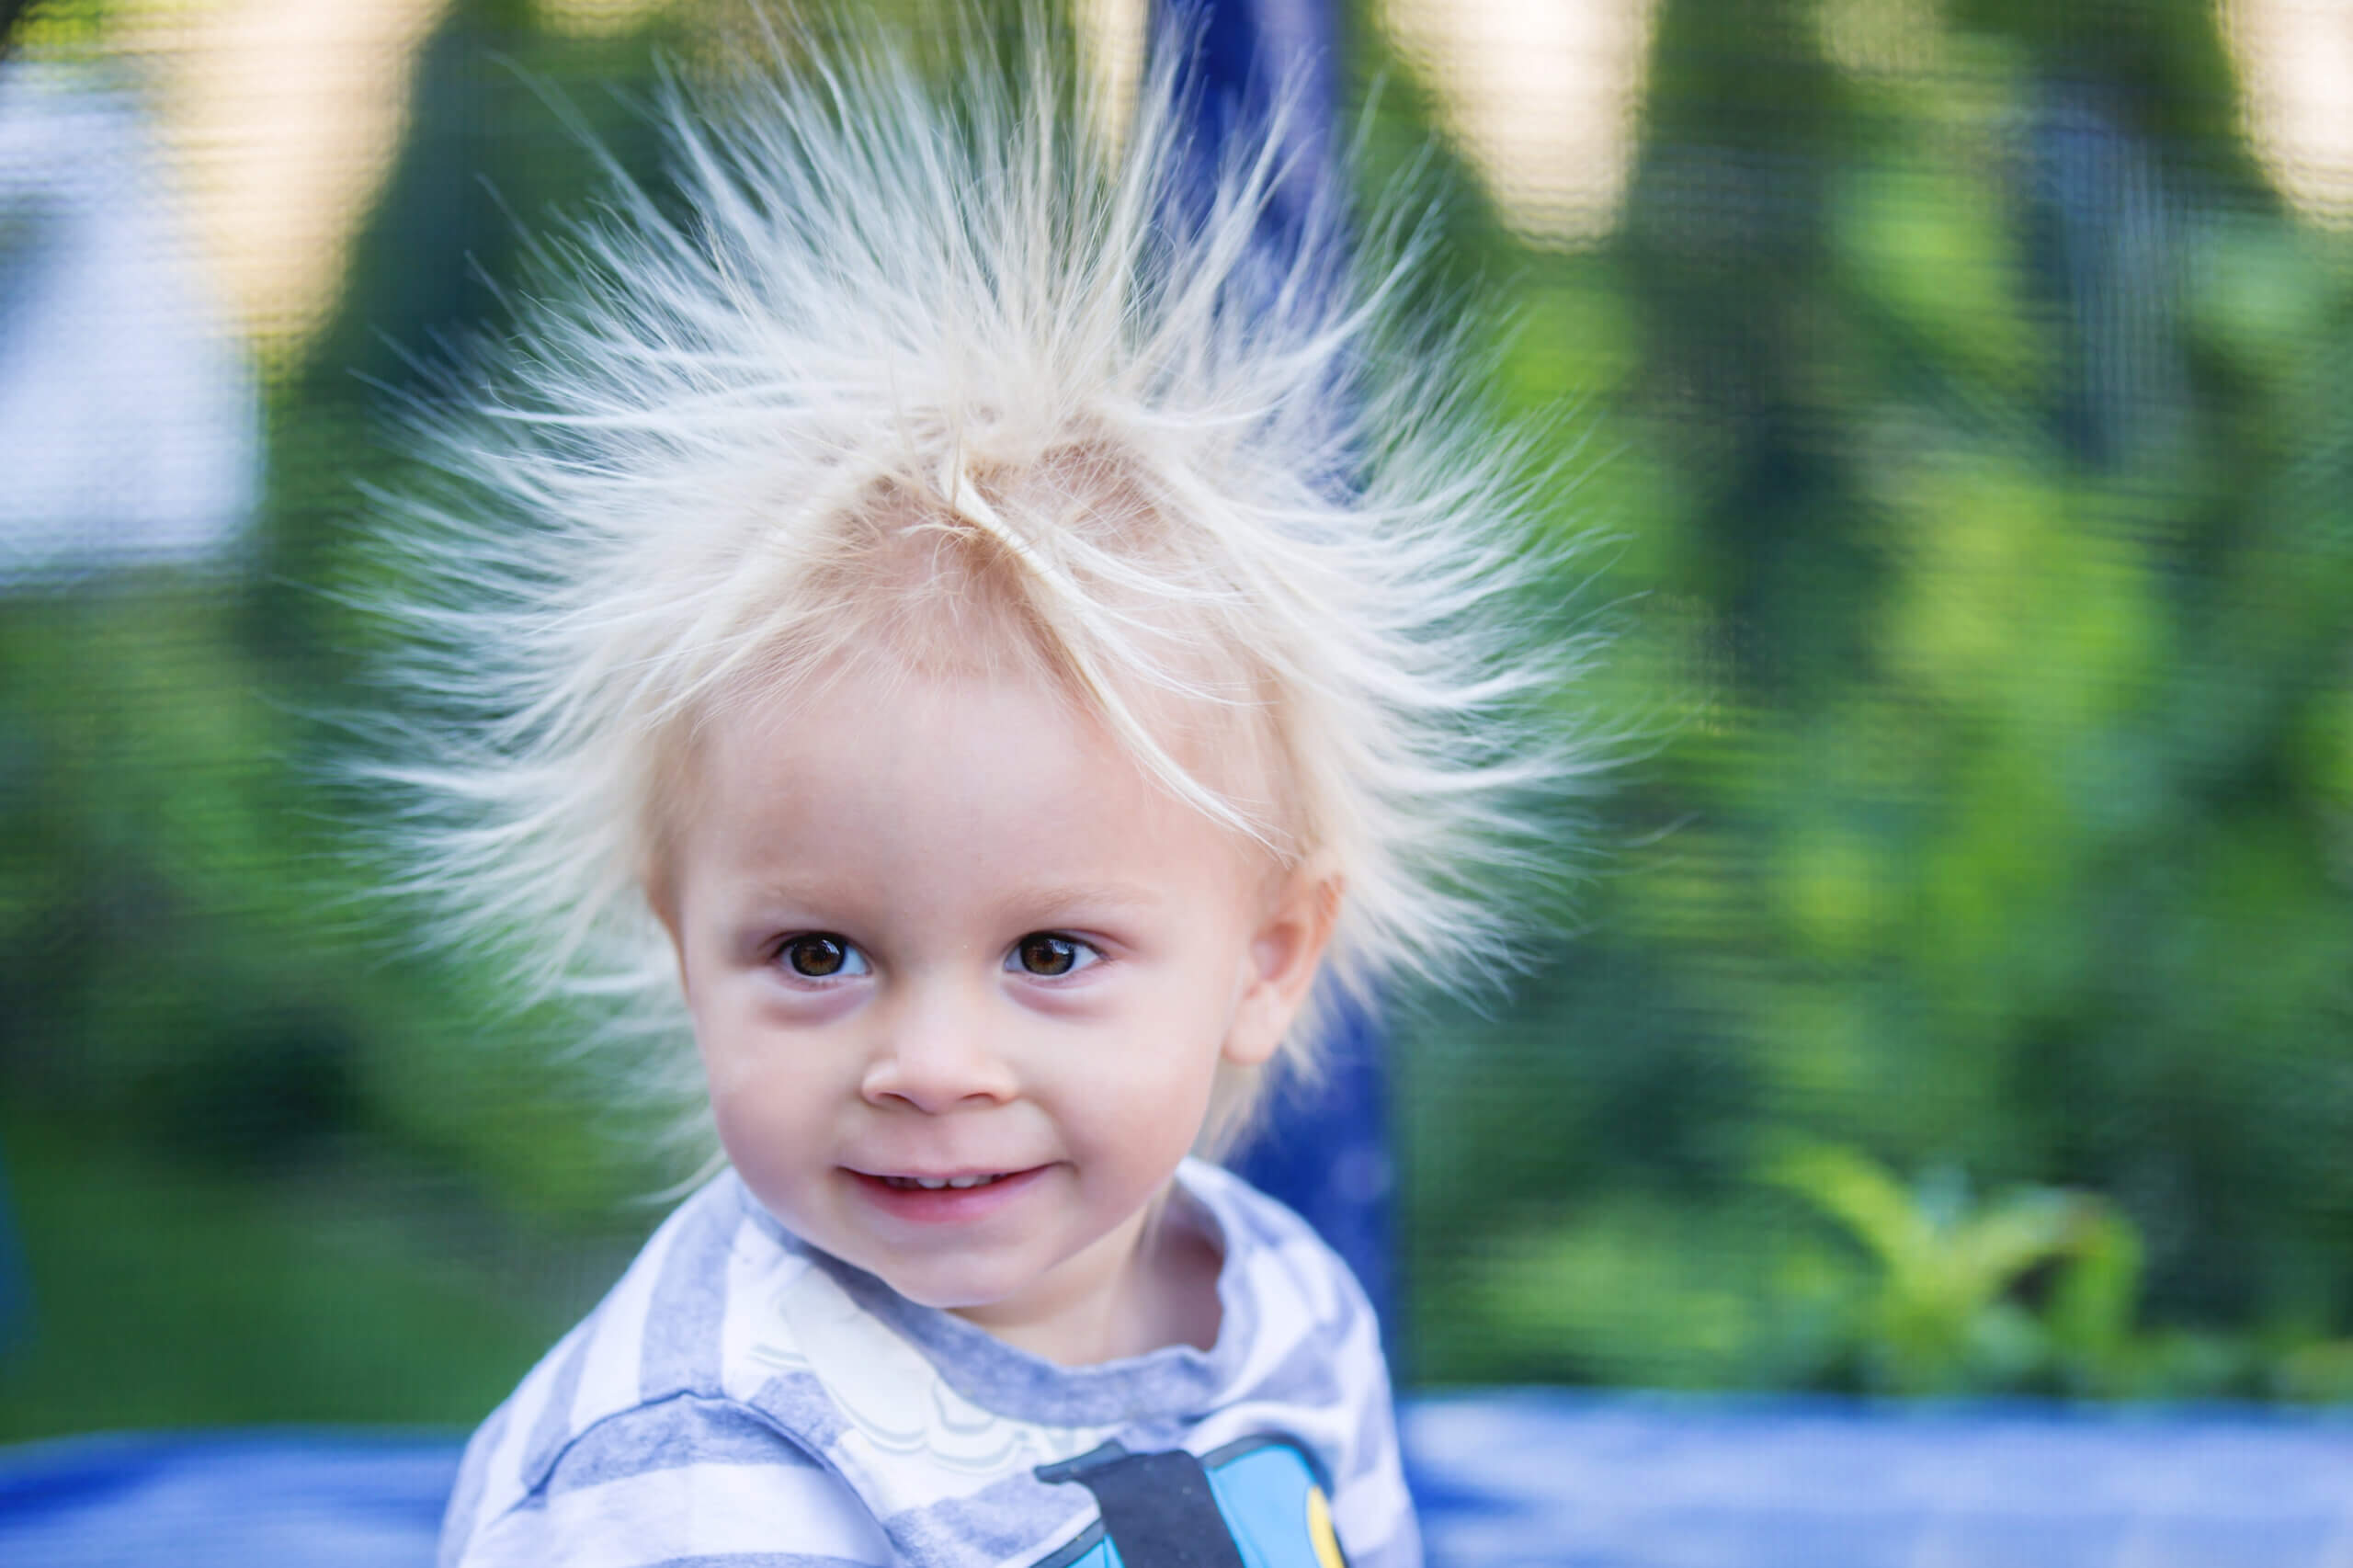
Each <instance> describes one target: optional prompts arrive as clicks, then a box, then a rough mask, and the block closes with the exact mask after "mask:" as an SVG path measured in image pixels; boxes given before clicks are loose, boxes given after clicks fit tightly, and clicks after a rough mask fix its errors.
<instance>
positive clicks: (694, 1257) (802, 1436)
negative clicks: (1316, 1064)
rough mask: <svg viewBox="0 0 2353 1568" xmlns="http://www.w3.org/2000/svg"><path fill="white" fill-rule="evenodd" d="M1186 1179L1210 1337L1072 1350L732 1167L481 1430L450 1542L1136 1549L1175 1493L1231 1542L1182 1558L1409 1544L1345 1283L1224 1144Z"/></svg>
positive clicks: (909, 1551)
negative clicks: (757, 1188) (1027, 1341)
mask: <svg viewBox="0 0 2353 1568" xmlns="http://www.w3.org/2000/svg"><path fill="white" fill-rule="evenodd" d="M1176 1201H1178V1202H1180V1203H1184V1204H1186V1205H1187V1207H1188V1210H1189V1212H1190V1214H1191V1215H1192V1217H1193V1218H1194V1220H1195V1221H1196V1222H1198V1223H1200V1224H1201V1225H1202V1226H1203V1227H1204V1229H1205V1230H1206V1231H1207V1232H1208V1233H1209V1234H1211V1236H1213V1237H1215V1238H1216V1239H1217V1240H1218V1241H1219V1242H1220V1244H1221V1245H1222V1249H1223V1253H1224V1262H1223V1264H1222V1268H1221V1271H1220V1274H1219V1278H1218V1293H1219V1299H1220V1301H1221V1304H1222V1308H1223V1318H1222V1323H1221V1325H1220V1328H1219V1332H1218V1337H1217V1342H1216V1344H1215V1345H1214V1346H1212V1347H1211V1349H1209V1350H1206V1351H1203V1350H1198V1349H1195V1348H1193V1347H1191V1346H1167V1347H1164V1348H1162V1349H1158V1350H1154V1351H1153V1352H1151V1353H1150V1354H1148V1355H1144V1356H1141V1357H1136V1358H1131V1359H1127V1360H1120V1361H1113V1362H1109V1363H1107V1364H1104V1365H1101V1366H1094V1367H1059V1366H1055V1365H1053V1364H1052V1363H1051V1362H1047V1361H1044V1360H1041V1359H1040V1358H1036V1357H1034V1356H1031V1355H1029V1354H1027V1353H1026V1352H1023V1351H1019V1350H1017V1349H1015V1348H1013V1347H1012V1346H1007V1345H1005V1344H1003V1343H1002V1342H1000V1341H998V1340H996V1339H994V1338H992V1337H991V1336H989V1335H987V1334H985V1333H983V1332H982V1331H981V1330H980V1329H977V1328H975V1327H973V1326H972V1324H968V1323H965V1322H964V1321H963V1320H961V1319H960V1318H957V1317H955V1316H953V1315H951V1314H949V1313H947V1312H939V1311H937V1310H934V1309H931V1308H927V1307H921V1306H917V1305H915V1303H913V1302H911V1301H907V1300H905V1299H904V1297H901V1296H899V1295H898V1294H897V1293H896V1292H894V1291H892V1290H891V1289H890V1288H889V1287H888V1286H887V1285H884V1284H883V1283H882V1282H881V1280H879V1279H877V1278H874V1277H873V1276H871V1275H869V1274H865V1273H863V1272H861V1271H859V1270H858V1269H855V1268H852V1267H849V1266H848V1265H847V1264H844V1263H841V1262H840V1261H838V1260H836V1259H835V1258H832V1257H830V1256H826V1255H824V1254H823V1253H820V1252H818V1251H816V1250H815V1249H813V1248H812V1247H809V1246H807V1245H806V1244H803V1243H801V1241H800V1240H798V1239H797V1238H796V1237H794V1236H793V1235H792V1234H791V1233H790V1232H788V1231H786V1230H785V1229H784V1228H783V1227H782V1226H780V1225H779V1224H778V1223H777V1221H775V1219H774V1218H772V1217H771V1216H770V1215H768V1214H767V1211H766V1210H763V1209H761V1208H760V1206H759V1204H758V1203H757V1202H756V1200H755V1199H753V1198H752V1196H751V1195H750V1193H749V1192H748V1191H747V1190H746V1189H745V1187H744V1185H743V1183H742V1182H741V1181H740V1180H739V1179H738V1178H737V1177H736V1176H735V1175H734V1174H733V1172H728V1173H726V1174H723V1175H722V1176H719V1177H718V1178H717V1179H716V1180H714V1181H712V1182H711V1183H710V1185H709V1186H707V1187H703V1188H702V1189H701V1191H699V1193H697V1194H696V1195H695V1196H694V1197H693V1198H691V1199H688V1200H687V1202H686V1203H685V1204H683V1205H682V1206H681V1207H680V1208H679V1209H678V1210H677V1211H676V1213H674V1214H672V1215H671V1216H670V1218H669V1219H668V1220H667V1221H665V1222H664V1223H663V1225H662V1227H661V1228H660V1229H659V1230H658V1231H656V1232H655V1233H654V1236H653V1238H652V1239H651V1240H650V1241H648V1242H647V1243H646V1245H645V1248H644V1250H643V1251H642V1253H640V1254H639V1255H638V1257H637V1260H636V1261H635V1262H634V1263H633V1264H631V1267H630V1269H629V1271H628V1273H627V1274H625V1275H624V1276H623V1277H622V1278H621V1280H620V1284H618V1285H616V1286H615V1287H614V1288H613V1290H612V1291H611V1293H610V1294H609V1295H608V1296H607V1297H606V1298H605V1300H604V1301H603V1302H602V1303H601V1304H599V1305H598V1306H597V1309H596V1311H594V1312H591V1313H590V1314H589V1315H588V1317H587V1318H586V1319H585V1321H584V1322H583V1323H581V1324H580V1325H579V1326H578V1327H576V1328H574V1330H573V1331H572V1333H571V1334H569V1335H566V1336H565V1337H564V1338H563V1341H562V1342H561V1343H559V1344H558V1345H557V1346H556V1347H555V1348H554V1349H553V1350H551V1352H549V1354H548V1356H547V1358H545V1359H544V1360H542V1361H541V1362H540V1364H539V1366H537V1367H536V1368H534V1369H532V1370H531V1372H530V1374H529V1376H528V1377H526V1378H525V1379H524V1380H523V1382H522V1384H521V1386H520V1387H518V1388H517V1390H516V1391H515V1392H514V1394H513V1395H512V1396H511V1397H510V1398H509V1399H508V1400H507V1401H506V1403H505V1404H503V1405H501V1406H500V1407H499V1408H498V1410H497V1411H496V1412H494V1414H493V1415H491V1417H490V1419H489V1420H488V1421H487V1422H485V1423H484V1424H483V1427H482V1429H481V1430H480V1431H478V1432H477V1433H475V1434H474V1437H473V1441H472V1443H471V1444H470V1445H468V1447H467V1449H466V1457H465V1460H464V1463H463V1465H462V1466H461V1467H460V1471H459V1476H458V1485H457V1490H456V1492H455V1494H453V1495H452V1497H451V1499H450V1503H449V1516H448V1517H447V1519H446V1521H445V1522H444V1524H443V1527H442V1537H441V1555H440V1562H441V1568H550V1565H554V1564H561V1565H563V1568H653V1565H654V1564H665V1565H671V1568H686V1565H688V1564H692V1565H695V1568H755V1565H757V1568H801V1565H809V1568H815V1565H820V1564H823V1565H825V1568H841V1565H845V1564H865V1565H871V1568H883V1565H885V1564H901V1563H904V1564H914V1565H922V1568H932V1565H938V1568H950V1565H952V1568H1052V1565H1059V1564H1071V1565H1073V1568H1093V1565H1095V1564H1097V1563H1098V1562H1099V1563H1101V1564H1103V1565H1104V1568H1118V1565H1119V1564H1122V1563H1124V1564H1125V1565H1126V1568H1149V1564H1150V1563H1151V1562H1154V1561H1156V1560H1157V1561H1176V1560H1179V1559H1174V1558H1165V1557H1163V1556H1161V1545H1160V1543H1161V1541H1162V1539H1163V1538H1164V1537H1165V1538H1166V1539H1167V1540H1175V1539H1176V1537H1175V1536H1174V1535H1171V1534H1170V1533H1169V1532H1171V1531H1176V1532H1178V1533H1183V1531H1184V1530H1187V1529H1189V1528H1193V1527H1190V1526H1180V1525H1177V1524H1172V1523H1170V1522H1169V1521H1171V1520H1173V1519H1176V1518H1177V1517H1179V1516H1180V1515H1183V1516H1185V1517H1191V1518H1193V1519H1195V1520H1196V1521H1197V1522H1199V1521H1207V1522H1206V1523H1203V1524H1201V1525H1200V1528H1207V1529H1209V1530H1210V1531H1211V1532H1212V1534H1214V1533H1215V1532H1216V1530H1217V1528H1218V1527H1219V1525H1221V1524H1222V1525H1223V1526H1224V1527H1225V1528H1228V1529H1230V1530H1232V1531H1233V1540H1235V1541H1237V1542H1243V1543H1246V1544H1245V1545H1244V1547H1243V1549H1242V1551H1241V1552H1240V1553H1239V1554H1236V1555H1233V1556H1229V1555H1227V1553H1228V1552H1230V1551H1233V1549H1231V1548H1225V1549H1220V1550H1214V1551H1211V1554H1210V1555H1206V1556H1195V1557H1188V1558H1183V1559H1181V1560H1182V1561H1188V1562H1237V1563H1239V1562H1249V1563H1251V1564H1253V1565H1254V1568H1256V1565H1257V1564H1264V1565H1265V1568H1292V1565H1294V1564H1297V1565H1298V1568H1318V1565H1319V1564H1322V1565H1324V1568H1329V1564H1330V1563H1331V1562H1332V1554H1331V1553H1330V1551H1329V1547H1330V1546H1331V1544H1332V1541H1331V1539H1330V1538H1331V1537H1333V1536H1335V1535H1336V1538H1337V1545H1338V1546H1339V1547H1340V1548H1341V1549H1343V1550H1345V1552H1346V1554H1347V1562H1348V1563H1350V1564H1352V1565H1353V1568H1415V1565H1416V1564H1418V1563H1419V1562H1421V1544H1420V1537H1419V1534H1418V1531H1417V1530H1416V1528H1415V1522H1414V1517H1413V1512H1412V1506H1411V1503H1410V1501H1409V1499H1408V1498H1407V1496H1406V1493H1405V1485H1404V1476H1403V1473H1402V1471H1401V1470H1400V1467H1399V1461H1398V1454H1397V1439H1396V1432H1395V1427H1394V1424H1393V1419H1392V1411H1391V1407H1390V1394H1389V1378H1388V1372H1387V1369H1386V1368H1385V1366H1384V1365H1383V1363H1382V1360H1381V1340H1380V1334H1379V1331H1378V1328H1377V1325H1376V1324H1375V1323H1374V1320H1373V1314H1372V1311H1371V1309H1370V1306H1368V1305H1367V1303H1366V1301H1365V1299H1364V1296H1363V1293H1362V1292H1361V1291H1360V1290H1358V1287H1357V1284H1356V1281H1355V1279H1354V1278H1352V1277H1350V1275H1349V1274H1348V1272H1347V1268H1346V1267H1344V1266H1343V1265H1342V1264H1341V1263H1340V1261H1339V1260H1338V1259H1337V1258H1336V1257H1335V1256H1333V1255H1332V1253H1331V1252H1330V1251H1329V1250H1328V1249H1327V1248H1326V1247H1325V1246H1324V1244H1323V1243H1322V1242H1321V1241H1319V1240H1318V1239H1317V1238H1316V1237H1315V1235H1314V1234H1313V1233H1312V1232H1311V1231H1309V1230H1308V1228H1307V1226H1306V1225H1305V1223H1304V1222H1303V1221H1301V1220H1300V1219H1299V1218H1298V1217H1297V1216H1296V1215H1294V1214H1292V1213H1291V1212H1290V1210H1287V1209H1284V1208H1283V1207H1281V1206H1280V1205H1279V1204H1277V1203H1276V1202H1274V1201H1273V1200H1272V1199H1267V1198H1266V1197H1263V1196H1262V1195H1260V1194H1259V1193H1257V1192H1256V1191H1254V1190H1253V1189H1252V1188H1251V1187H1248V1186H1247V1185H1245V1183H1243V1182H1242V1181H1240V1180H1239V1179H1238V1178H1236V1177H1234V1176H1230V1175H1228V1174H1227V1173H1225V1172H1223V1171H1222V1170H1219V1169H1217V1168H1216V1167H1214V1166H1211V1165H1203V1164H1201V1163H1199V1162H1198V1161H1192V1160H1188V1161H1187V1162H1186V1163H1185V1164H1184V1165H1183V1166H1181V1167H1180V1169H1179V1171H1178V1173H1177V1196H1176ZM1327 1497H1328V1502H1327ZM1188 1509H1190V1510H1192V1512H1191V1513H1190V1514H1189V1515H1188V1514H1187V1512H1186V1511H1187V1510H1188ZM1253 1510H1256V1511H1257V1512H1256V1514H1254V1513H1253ZM1294 1515H1296V1516H1297V1517H1298V1519H1299V1520H1301V1521H1302V1522H1300V1523H1298V1524H1296V1525H1293V1524H1288V1523H1282V1522H1280V1521H1281V1520H1285V1519H1290V1518H1291V1517H1293V1516H1294ZM1265 1519H1273V1520H1276V1521H1278V1522H1276V1523H1274V1524H1266V1523H1264V1522H1263V1521H1264V1520H1265ZM1253 1530H1256V1531H1257V1532H1258V1533H1256V1535H1253V1534H1252V1531H1253ZM1154 1532H1158V1534H1155V1533H1154ZM1270 1532H1271V1533H1270ZM1293 1535H1296V1537H1297V1540H1289V1539H1288V1538H1289V1537H1290V1536H1293ZM1276 1536H1282V1537H1285V1538H1286V1539H1285V1540H1281V1541H1278V1540H1275V1539H1274V1537H1276ZM1186 1539H1187V1540H1190V1539H1191V1538H1190V1536H1187V1538H1186ZM1318 1542H1320V1543H1321V1544H1320V1545H1319V1544H1318ZM1113 1546H1116V1547H1117V1548H1118V1549H1119V1550H1118V1551H1117V1552H1116V1553H1114V1552H1112V1551H1110V1548H1111V1547H1113Z"/></svg>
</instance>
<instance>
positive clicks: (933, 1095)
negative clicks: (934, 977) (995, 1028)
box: [859, 987, 1019, 1112]
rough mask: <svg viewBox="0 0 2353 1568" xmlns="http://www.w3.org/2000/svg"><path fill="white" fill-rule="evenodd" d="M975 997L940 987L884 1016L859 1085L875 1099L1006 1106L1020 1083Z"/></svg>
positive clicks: (930, 1107)
mask: <svg viewBox="0 0 2353 1568" xmlns="http://www.w3.org/2000/svg"><path fill="white" fill-rule="evenodd" d="M981 1014H982V1009H981V1008H980V1007H979V1006H976V1005H975V1004H974V1002H973V1001H972V999H969V998H963V997H960V996H957V995H954V994H951V993H950V991H949V988H947V987H940V988H938V991H937V992H936V993H934V994H917V995H915V996H910V997H908V998H907V999H906V1002H905V1005H904V1006H900V1007H896V1008H892V1009H890V1010H889V1011H888V1012H887V1014H885V1015H884V1016H882V1017H878V1018H877V1019H876V1022H877V1024H878V1025H879V1026H880V1030H881V1032H880V1036H879V1038H878V1039H877V1040H876V1042H875V1047H874V1051H873V1055H872V1057H871V1059H870V1061H869V1062H868V1063H867V1069H866V1076H865V1078H864V1080H863V1082H862V1083H861V1084H860V1085H859V1090H860V1092H861V1093H862V1094H863V1095H864V1096H865V1098H866V1099H867V1100H868V1101H869V1102H870V1103H871V1104H875V1105H886V1104H892V1103H896V1104H900V1105H905V1106H910V1107H913V1108H915V1109H918V1110H925V1111H932V1112H939V1111H947V1110H954V1109H957V1108H960V1107H968V1106H983V1105H999V1104H1003V1103H1004V1102H1005V1101H1007V1100H1009V1099H1012V1098H1013V1097H1014V1096H1015V1094H1016V1093H1017V1091H1018V1089H1019V1084H1018V1081H1017V1079H1016V1078H1015V1076H1014V1074H1013V1070H1012V1066H1011V1064H1010V1063H1009V1062H1006V1058H1005V1054H1004V1052H1003V1051H999V1050H998V1049H996V1046H995V1041H994V1040H992V1038H991V1031H990V1029H989V1027H988V1022H987V1020H986V1019H985V1018H983V1017H982V1016H981Z"/></svg>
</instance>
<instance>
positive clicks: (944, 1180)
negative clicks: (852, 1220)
mask: <svg viewBox="0 0 2353 1568" xmlns="http://www.w3.org/2000/svg"><path fill="white" fill-rule="evenodd" d="M1046 1170H1047V1167H1046V1166H1044V1165H1031V1166H1030V1167H1029V1168H1028V1169H1027V1170H1018V1171H977V1172H974V1173H972V1174H971V1175H969V1176H876V1175H873V1174H870V1173H869V1172H865V1171H853V1172H852V1173H851V1175H852V1176H855V1177H856V1178H857V1182H858V1187H860V1188H862V1189H863V1190H864V1191H865V1193H866V1195H867V1197H868V1199H869V1200H870V1201H871V1202H873V1203H876V1204H878V1205H880V1206H881V1210H882V1211H883V1212H884V1213H887V1214H894V1215H896V1216H898V1217H899V1218H900V1219H902V1220H909V1221H921V1222H925V1223H932V1224H946V1223H954V1222H960V1221H976V1220H979V1219H980V1218H982V1217H983V1215H988V1214H994V1213H995V1212H996V1211H997V1210H1000V1209H1002V1208H1004V1207H1005V1206H1006V1204H1008V1203H1012V1202H1015V1201H1017V1195H1018V1194H1019V1193H1021V1192H1023V1191H1025V1190H1027V1189H1028V1188H1029V1186H1030V1184H1031V1183H1032V1182H1033V1181H1035V1180H1036V1178H1038V1177H1039V1176H1043V1175H1045V1174H1046Z"/></svg>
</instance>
